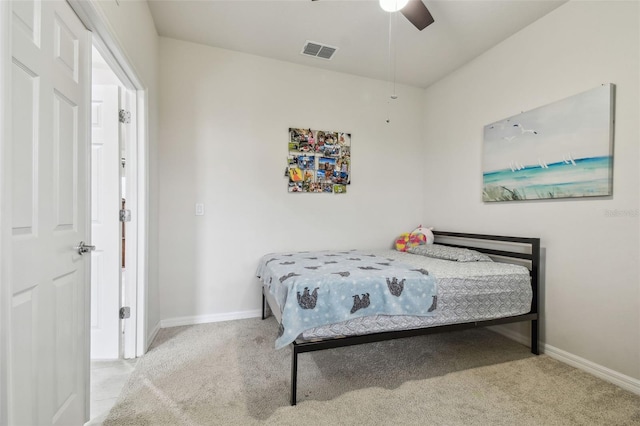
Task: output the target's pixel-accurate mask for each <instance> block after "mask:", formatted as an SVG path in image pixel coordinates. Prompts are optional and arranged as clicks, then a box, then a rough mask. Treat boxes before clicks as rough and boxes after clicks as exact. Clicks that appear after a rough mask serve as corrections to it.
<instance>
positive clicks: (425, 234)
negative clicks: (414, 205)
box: [396, 225, 435, 251]
mask: <svg viewBox="0 0 640 426" xmlns="http://www.w3.org/2000/svg"><path fill="white" fill-rule="evenodd" d="M432 229H433V228H425V227H424V226H422V225H420V226H418V227H417V228H416V229H414V230H413V232H405V233H404V234H400V236H399V237H398V238H397V239H396V250H398V251H407V250H409V249H410V248H412V247H416V246H419V245H421V244H433V240H434V238H435V237H434V236H433V232H431V230H432Z"/></svg>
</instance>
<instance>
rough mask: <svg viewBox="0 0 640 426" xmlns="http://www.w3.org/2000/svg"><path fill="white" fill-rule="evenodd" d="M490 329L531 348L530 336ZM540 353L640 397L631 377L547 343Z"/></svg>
mask: <svg viewBox="0 0 640 426" xmlns="http://www.w3.org/2000/svg"><path fill="white" fill-rule="evenodd" d="M490 329H491V330H493V331H495V332H496V333H498V334H501V335H503V336H505V337H507V338H509V339H511V340H515V341H516V342H518V343H521V344H523V345H525V346H527V347H528V346H530V341H529V336H524V335H522V334H520V333H517V332H515V331H513V330H511V329H508V328H506V327H504V326H500V325H498V326H494V327H490ZM540 353H544V354H546V355H549V356H550V357H551V358H554V359H557V360H558V361H560V362H564V363H565V364H568V365H570V366H572V367H575V368H578V369H580V370H582V371H586V372H587V373H589V374H593V375H594V376H596V377H599V378H601V379H602V380H606V381H607V382H610V383H613V384H614V385H616V386H619V387H621V388H622V389H625V390H628V391H629V392H633V393H635V394H637V395H640V380H638V379H634V378H633V377H631V376H627V375H625V374H622V373H619V372H617V371H615V370H612V369H610V368H607V367H604V366H602V365H600V364H596V363H595V362H591V361H589V360H587V359H584V358H582V357H579V356H577V355H574V354H572V353H569V352H567V351H563V350H562V349H558V348H556V347H555V346H551V345H548V344H546V343H540Z"/></svg>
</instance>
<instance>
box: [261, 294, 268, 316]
mask: <svg viewBox="0 0 640 426" xmlns="http://www.w3.org/2000/svg"><path fill="white" fill-rule="evenodd" d="M265 303H267V299H266V297H264V287H262V319H265V318H266V317H265V316H264V304H265Z"/></svg>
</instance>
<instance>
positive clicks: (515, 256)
mask: <svg viewBox="0 0 640 426" xmlns="http://www.w3.org/2000/svg"><path fill="white" fill-rule="evenodd" d="M433 234H434V236H435V237H436V240H440V239H441V238H445V239H446V240H454V241H456V243H455V244H454V243H449V242H440V241H438V244H442V245H447V246H451V247H462V248H470V249H473V250H476V251H479V252H482V253H485V254H488V255H492V256H498V257H500V258H505V259H510V260H516V261H520V262H522V261H524V262H527V263H528V264H529V270H530V271H529V273H530V275H531V290H532V292H533V298H532V300H531V310H530V311H529V313H526V314H523V315H516V316H510V317H504V318H497V319H491V320H485V321H473V322H466V323H460V324H446V325H438V326H433V327H425V328H417V329H411V330H397V331H385V332H378V333H371V334H363V335H357V336H345V337H337V338H331V339H323V340H314V341H303V340H296V341H295V342H293V343H292V344H291V348H292V351H291V405H296V402H297V386H298V355H299V354H303V353H306V352H315V351H322V350H325V349H331V348H339V347H343V346H353V345H360V344H363V343H373V342H381V341H384V340H393V339H402V338H405V337H413V336H422V335H426V334H435V333H442V332H447V331H458V330H466V329H470V328H476V327H486V326H491V325H500V324H509V323H514V322H521V321H531V353H533V354H535V355H538V354H539V349H538V332H539V325H538V320H539V319H540V316H539V313H538V273H539V268H540V239H539V238H524V237H507V236H499V235H484V234H467V233H460V232H446V231H433ZM460 240H463V241H460ZM464 240H466V241H467V243H466V244H465V241H464ZM469 240H471V241H475V243H476V244H478V243H481V242H483V241H486V242H489V243H493V244H494V245H495V244H504V243H512V244H516V245H518V246H519V247H524V248H525V249H528V250H526V251H529V253H526V252H524V253H523V252H520V251H510V250H495V249H491V248H484V247H479V246H477V245H470V244H469V242H468V241H469ZM459 241H460V242H459ZM266 304H267V297H266V296H265V291H264V286H263V287H262V319H263V320H264V319H265V318H266V316H265V309H266ZM271 311H272V312H273V313H274V314H275V311H274V310H273V309H271ZM276 317H277V319H278V321H279V322H280V321H281V318H280V317H279V316H278V315H276Z"/></svg>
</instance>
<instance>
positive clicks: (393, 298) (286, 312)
mask: <svg viewBox="0 0 640 426" xmlns="http://www.w3.org/2000/svg"><path fill="white" fill-rule="evenodd" d="M256 275H257V276H258V278H260V280H261V281H262V283H263V284H264V285H266V286H267V288H268V289H269V292H270V293H271V294H272V295H273V296H274V297H275V299H276V300H277V302H278V304H279V305H280V307H281V308H282V323H281V324H280V330H279V336H278V339H277V340H276V349H280V348H282V347H284V346H286V345H288V344H289V343H291V342H293V341H294V340H296V338H297V337H298V336H299V335H300V334H301V333H302V332H303V331H305V330H307V329H310V328H313V327H318V326H322V325H326V324H332V323H336V322H341V321H346V320H349V319H352V318H356V317H361V316H367V315H380V314H381V315H419V316H428V315H432V314H433V313H434V311H435V310H436V308H437V286H436V280H435V278H434V277H433V276H431V275H430V274H429V272H428V271H426V270H424V269H416V268H414V267H412V266H410V265H406V264H403V263H400V262H398V261H396V260H393V259H389V258H385V257H379V256H376V255H374V254H371V253H367V252H363V251H356V250H351V251H316V252H298V253H275V254H273V253H272V254H267V255H265V256H263V257H262V259H261V261H260V264H259V266H258V270H257V272H256Z"/></svg>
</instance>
